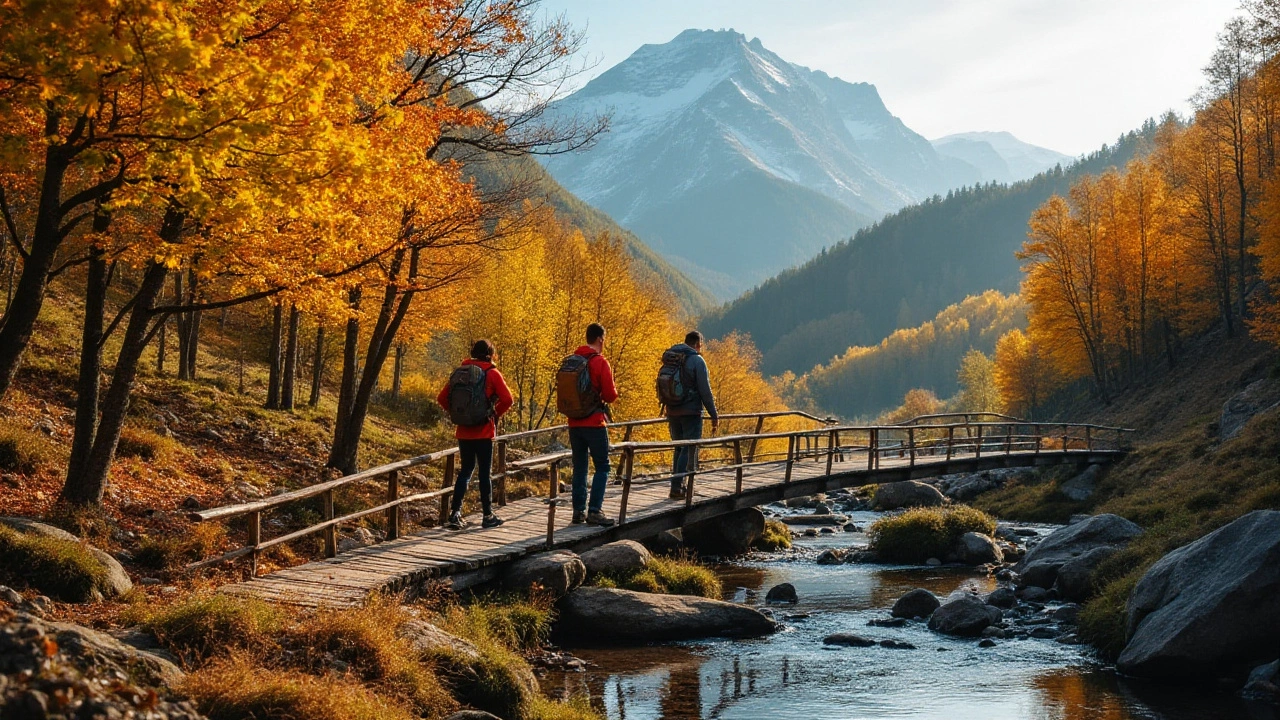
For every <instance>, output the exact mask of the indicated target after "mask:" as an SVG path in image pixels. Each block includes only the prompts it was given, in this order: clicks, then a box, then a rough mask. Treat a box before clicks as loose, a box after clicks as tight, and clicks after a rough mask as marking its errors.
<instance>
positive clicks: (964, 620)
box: [929, 595, 1003, 637]
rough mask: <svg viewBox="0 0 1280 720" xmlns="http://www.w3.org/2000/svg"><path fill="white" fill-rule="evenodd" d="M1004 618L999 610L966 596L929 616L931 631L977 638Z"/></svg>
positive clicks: (941, 607)
mask: <svg viewBox="0 0 1280 720" xmlns="http://www.w3.org/2000/svg"><path fill="white" fill-rule="evenodd" d="M1002 616H1003V613H1001V612H1000V609H999V608H996V607H992V606H990V605H988V604H986V603H984V602H982V600H980V599H978V598H976V597H973V596H972V595H965V596H962V597H958V598H956V599H955V600H952V601H950V602H948V603H946V604H944V605H942V606H940V607H939V608H938V609H937V610H934V611H933V615H931V616H929V629H930V630H934V631H936V632H940V633H943V634H944V635H957V636H960V637H977V636H978V635H980V634H982V631H983V630H984V629H985V628H986V627H988V626H989V625H992V624H993V623H998V622H1000V618H1001V617H1002Z"/></svg>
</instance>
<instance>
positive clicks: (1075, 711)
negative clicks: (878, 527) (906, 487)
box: [543, 533, 1280, 720]
mask: <svg viewBox="0 0 1280 720" xmlns="http://www.w3.org/2000/svg"><path fill="white" fill-rule="evenodd" d="M858 539H859V537H858V536H855V535H849V534H843V533H838V534H836V535H824V536H821V537H820V538H805V539H804V540H803V541H801V542H799V543H797V544H798V546H800V547H801V551H800V552H798V553H796V554H794V555H790V556H789V555H780V556H777V557H770V558H762V559H758V560H752V561H747V562H743V563H741V564H734V565H728V566H723V567H721V568H720V573H721V577H722V579H723V581H724V585H725V589H726V596H727V597H726V599H736V600H739V601H744V600H745V601H746V602H748V603H757V602H760V601H762V599H763V597H764V593H765V591H766V590H767V589H768V588H769V587H771V586H773V585H775V584H777V583H781V582H790V583H792V584H793V585H795V586H796V590H797V591H798V593H799V596H800V602H799V603H798V604H797V605H795V606H780V607H776V608H775V611H776V613H777V616H778V617H779V619H783V618H784V617H785V616H786V615H799V614H803V613H808V614H809V617H807V618H793V619H789V620H784V622H785V624H786V629H785V630H784V631H782V632H779V633H777V634H775V635H773V636H770V637H767V638H760V639H756V640H745V641H741V640H739V641H728V640H724V641H711V642H698V643H672V644H665V645H654V646H649V647H642V648H626V649H600V648H596V649H592V648H577V649H574V654H575V655H577V656H579V657H581V658H583V659H585V660H587V661H588V662H589V663H591V664H592V665H591V667H590V668H589V669H588V671H587V672H585V673H576V674H575V673H569V674H559V673H556V674H552V675H549V676H548V677H546V678H544V681H543V684H544V687H545V689H546V690H547V691H548V692H549V693H551V694H553V695H563V694H566V693H573V694H577V693H583V692H586V693H589V694H590V696H591V699H592V703H593V704H594V705H596V706H597V707H599V708H601V709H603V710H604V711H605V712H606V714H607V715H608V717H609V718H610V719H611V720H657V719H658V718H725V719H727V720H733V719H738V718H742V719H752V720H760V719H768V720H784V719H787V718H803V719H804V720H818V719H819V718H821V719H824V720H825V719H846V718H847V719H851V720H852V719H855V718H856V719H866V720H873V719H876V718H944V719H945V720H1006V719H1008V720H1024V719H1027V720H1139V719H1141V720H1209V719H1217V718H1223V719H1234V718H1243V719H1246V720H1280V715H1277V714H1276V713H1275V709H1274V708H1273V707H1271V706H1266V705H1259V704H1255V703H1246V702H1243V701H1241V700H1238V699H1236V698H1235V697H1234V696H1232V695H1230V694H1227V693H1213V692H1212V691H1205V690H1200V689H1184V688H1178V687H1176V686H1175V687H1171V686H1167V685H1153V684H1146V683H1137V682H1133V681H1127V680H1123V679H1121V678H1118V677H1117V676H1116V675H1115V674H1114V673H1112V672H1110V671H1109V670H1107V669H1106V668H1105V667H1102V666H1100V665H1099V664H1098V663H1096V662H1095V661H1094V660H1093V659H1092V658H1091V657H1090V656H1089V654H1088V651H1087V649H1086V648H1083V647H1081V646H1072V645H1063V644H1059V643H1057V642H1054V641H1053V640H1036V639H1028V640H999V641H997V643H998V644H997V645H996V647H993V648H979V647H977V644H976V642H975V641H974V640H960V639H951V638H946V637H943V636H940V635H936V634H934V633H932V632H930V631H929V630H928V629H927V628H925V627H924V626H923V625H922V624H919V623H911V624H909V625H908V626H907V627H904V628H877V627H868V626H867V620H869V619H872V618H877V617H887V616H888V612H887V609H888V607H889V606H890V605H892V604H893V601H894V600H896V599H897V598H898V597H899V596H900V595H902V593H904V592H906V591H907V590H910V589H911V588H915V587H925V588H928V589H930V590H932V591H933V592H934V593H935V594H938V595H939V596H945V595H947V594H948V593H950V592H952V591H954V590H956V589H957V588H959V587H960V586H961V585H962V584H966V583H967V584H970V585H976V586H977V587H978V588H982V589H989V588H990V587H992V586H993V585H992V583H991V581H990V580H989V579H988V578H986V577H985V576H977V575H974V574H973V573H971V572H969V571H966V570H956V569H950V568H885V567H877V566H868V565H834V566H819V565H817V564H815V563H814V562H813V558H814V555H815V551H816V550H819V549H822V548H825V547H848V546H849V545H850V544H852V543H853V542H855V541H857V540H858ZM747 591H751V595H752V596H749V595H748V592H747ZM840 631H845V632H856V633H859V634H862V635H866V636H868V637H871V638H875V639H885V638H891V639H895V640H902V641H906V642H909V643H912V644H913V645H915V646H916V648H917V649H915V650H891V649H887V648H882V647H871V648H840V649H833V648H829V647H826V646H823V644H822V638H823V637H824V636H826V635H828V634H830V633H833V632H840Z"/></svg>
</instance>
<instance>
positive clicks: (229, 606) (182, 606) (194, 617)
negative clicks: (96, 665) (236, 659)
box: [124, 593, 285, 664]
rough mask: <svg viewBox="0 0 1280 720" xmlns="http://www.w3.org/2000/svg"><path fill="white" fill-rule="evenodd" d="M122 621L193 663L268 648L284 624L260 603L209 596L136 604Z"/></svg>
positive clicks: (277, 613) (278, 614)
mask: <svg viewBox="0 0 1280 720" xmlns="http://www.w3.org/2000/svg"><path fill="white" fill-rule="evenodd" d="M124 619H125V621H126V622H129V623H134V624H137V625H141V626H142V628H143V629H144V630H147V631H149V632H150V633H151V634H152V635H155V636H156V639H157V640H159V641H160V644H161V645H162V646H164V647H165V648H167V649H169V650H170V651H172V652H174V653H178V654H179V655H182V656H184V657H186V658H187V659H188V661H190V662H193V663H196V664H199V663H200V662H203V661H205V660H208V659H210V658H213V657H216V656H221V655H225V654H227V653H231V652H234V651H237V650H248V651H254V650H261V649H262V648H266V647H269V646H270V645H271V644H272V643H273V636H274V635H276V634H277V633H279V632H280V631H281V629H282V628H283V627H284V622H285V617H284V615H283V614H282V613H281V612H280V610H279V609H277V608H276V607H274V606H272V605H268V604H267V603H264V602H262V601H260V600H251V599H247V598H243V599H242V598H233V597H230V596H227V595H219V594H213V593H207V594H199V595H192V596H191V597H188V598H186V599H185V600H183V601H181V602H178V603H177V604H174V605H162V606H158V607H157V606H149V605H136V606H134V607H132V608H129V610H128V611H126V613H125V616H124Z"/></svg>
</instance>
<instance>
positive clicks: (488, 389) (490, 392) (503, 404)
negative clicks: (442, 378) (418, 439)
mask: <svg viewBox="0 0 1280 720" xmlns="http://www.w3.org/2000/svg"><path fill="white" fill-rule="evenodd" d="M462 364H463V365H475V366H476V367H478V368H480V369H481V370H488V371H489V372H488V373H487V374H486V375H485V376H484V394H485V395H486V396H488V397H489V399H491V400H493V399H495V398H496V400H497V402H496V403H495V404H494V406H493V417H491V418H489V422H487V423H485V424H484V425H474V426H471V427H464V426H462V425H459V426H458V427H457V428H456V429H455V430H454V431H453V436H454V437H456V438H457V439H459V440H492V439H493V436H494V435H495V434H496V433H497V428H496V423H495V421H496V420H497V419H498V418H500V417H502V415H503V414H504V413H506V412H507V411H508V410H510V409H511V403H512V399H511V390H510V389H509V388H507V381H506V380H504V379H503V378H502V373H500V372H498V368H497V366H495V365H494V364H493V363H491V362H485V361H484V360H473V359H470V358H468V359H466V360H463V361H462ZM436 402H438V403H440V407H442V408H444V410H445V412H446V413H447V412H449V383H448V382H447V381H446V382H445V384H444V389H443V390H441V391H440V394H439V395H437V396H436Z"/></svg>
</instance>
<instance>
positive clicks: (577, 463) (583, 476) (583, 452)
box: [569, 427, 609, 513]
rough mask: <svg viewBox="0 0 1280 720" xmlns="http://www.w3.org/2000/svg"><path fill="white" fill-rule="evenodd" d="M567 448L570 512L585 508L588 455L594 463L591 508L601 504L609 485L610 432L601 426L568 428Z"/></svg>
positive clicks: (586, 505) (595, 508)
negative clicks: (570, 466)
mask: <svg viewBox="0 0 1280 720" xmlns="http://www.w3.org/2000/svg"><path fill="white" fill-rule="evenodd" d="M569 448H570V449H571V450H573V511H574V512H576V513H579V512H583V511H585V510H587V509H588V504H587V455H588V454H589V455H590V456H591V464H592V465H594V466H595V468H596V472H595V475H594V476H592V478H591V503H590V509H591V510H599V509H600V508H601V507H603V506H604V490H605V487H606V486H607V485H608V484H609V431H608V430H607V429H606V428H602V427H571V428H569Z"/></svg>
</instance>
